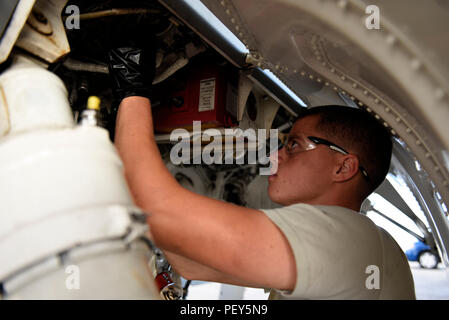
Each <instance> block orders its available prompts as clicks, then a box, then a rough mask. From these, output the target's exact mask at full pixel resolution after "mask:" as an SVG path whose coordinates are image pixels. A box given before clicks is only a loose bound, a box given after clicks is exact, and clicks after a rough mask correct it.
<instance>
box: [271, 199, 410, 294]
mask: <svg viewBox="0 0 449 320" xmlns="http://www.w3.org/2000/svg"><path fill="white" fill-rule="evenodd" d="M262 211H263V212H264V213H265V214H266V215H267V216H268V217H269V218H270V219H271V220H272V221H273V222H274V223H275V224H276V225H277V226H278V227H279V229H280V230H281V231H282V232H283V234H284V235H285V237H286V238H287V240H288V242H289V243H290V246H291V248H292V250H293V254H294V256H295V261H296V270H297V278H296V285H295V288H294V289H293V291H292V292H285V291H279V290H275V289H272V290H271V293H270V299H415V289H414V283H413V277H412V274H411V271H410V267H409V264H408V262H407V259H406V257H405V254H404V252H403V251H402V250H401V248H400V247H399V245H398V244H397V243H396V242H395V241H394V240H393V238H392V237H391V236H390V235H389V234H388V233H387V232H386V231H385V230H383V229H381V228H379V227H377V226H376V225H375V224H374V223H373V222H372V221H371V220H370V219H369V218H368V217H366V216H365V215H363V214H361V213H359V212H356V211H353V210H350V209H347V208H343V207H337V206H312V205H308V204H294V205H291V206H288V207H283V208H278V209H269V210H262Z"/></svg>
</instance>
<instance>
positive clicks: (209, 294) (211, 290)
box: [187, 262, 449, 300]
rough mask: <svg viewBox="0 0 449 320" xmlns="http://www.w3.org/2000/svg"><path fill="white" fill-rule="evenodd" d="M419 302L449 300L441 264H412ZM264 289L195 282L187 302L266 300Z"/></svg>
mask: <svg viewBox="0 0 449 320" xmlns="http://www.w3.org/2000/svg"><path fill="white" fill-rule="evenodd" d="M410 269H411V270H412V274H413V279H414V281H415V293H416V299H417V300H449V276H448V275H447V273H446V271H445V269H444V268H443V266H442V265H441V264H440V265H439V267H438V268H437V269H432V270H428V269H422V268H421V267H420V266H419V264H418V263H417V262H410ZM267 298H268V294H267V293H265V292H264V290H262V289H254V288H244V289H242V288H241V287H237V286H231V285H222V284H220V283H215V282H204V281H193V282H192V284H191V285H190V288H189V294H188V296H187V300H227V299H235V300H266V299H267Z"/></svg>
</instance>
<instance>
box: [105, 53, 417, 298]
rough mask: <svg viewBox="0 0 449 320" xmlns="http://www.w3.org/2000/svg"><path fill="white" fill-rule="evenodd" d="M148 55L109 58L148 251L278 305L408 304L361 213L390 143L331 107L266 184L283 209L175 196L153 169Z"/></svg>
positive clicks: (309, 121) (398, 268)
mask: <svg viewBox="0 0 449 320" xmlns="http://www.w3.org/2000/svg"><path fill="white" fill-rule="evenodd" d="M147 54H148V52H147V51H146V49H139V48H138V47H137V48H136V47H125V48H116V49H113V50H111V51H110V52H109V60H110V61H109V69H110V73H111V75H112V77H113V79H114V82H115V90H116V92H117V94H118V98H119V99H120V100H121V103H120V106H119V109H118V116H117V125H116V132H115V144H116V146H117V149H118V152H119V154H120V156H121V158H122V160H123V163H124V168H125V175H126V178H127V181H128V184H129V186H130V189H131V192H132V195H133V197H134V200H135V202H136V204H137V205H138V206H140V207H141V208H143V209H144V210H145V211H146V212H148V213H149V214H150V215H149V218H148V223H149V225H150V229H151V234H152V237H153V240H154V241H155V243H156V244H157V245H158V246H159V247H160V248H161V249H162V250H163V251H164V253H165V255H166V257H167V259H168V260H169V262H170V263H171V265H172V266H173V268H174V269H175V270H176V271H177V272H178V273H179V274H180V275H181V276H183V277H184V278H186V279H195V280H206V281H217V282H223V283H229V284H235V285H240V286H247V287H259V288H270V289H272V291H271V298H276V299H289V298H290V299H414V298H415V295H414V288H413V279H412V276H411V272H410V269H409V266H408V263H407V260H406V258H405V255H404V254H403V252H402V251H401V249H400V248H399V246H398V245H397V244H396V243H395V242H394V240H393V239H392V238H391V237H390V236H389V235H388V234H387V233H386V232H384V231H383V230H381V229H379V228H377V227H376V226H375V225H374V223H372V222H371V221H370V220H369V219H368V218H367V217H365V216H364V215H362V214H360V213H358V211H359V210H360V206H361V204H362V202H363V200H364V199H365V198H366V197H367V196H368V195H369V194H370V193H371V192H372V191H373V190H374V189H375V188H376V187H377V186H378V185H379V184H380V183H381V182H382V181H383V179H384V178H385V175H386V174H387V172H388V167H389V162H390V157H391V140H390V137H389V135H388V132H387V131H386V130H385V129H384V128H383V127H382V126H381V125H380V124H378V123H377V121H376V120H375V119H372V118H371V117H370V116H369V115H367V114H365V113H364V112H363V111H360V110H356V109H352V108H347V107H346V108H345V107H338V106H334V107H321V108H312V109H311V111H308V113H306V114H305V115H303V116H302V117H301V118H300V119H299V120H298V121H297V122H296V123H295V124H294V126H293V128H292V130H291V132H290V134H289V139H288V142H287V144H286V146H285V147H283V148H282V149H281V150H279V152H278V155H277V156H278V157H277V158H278V171H277V173H276V174H273V175H272V176H270V177H269V188H268V193H269V196H270V198H271V199H272V200H273V201H275V202H277V203H279V204H281V205H283V206H284V207H283V208H280V209H273V210H256V209H250V208H245V207H240V206H236V205H233V204H230V203H226V202H223V201H219V200H215V199H210V198H207V197H204V196H202V195H198V194H195V193H192V192H190V191H188V190H186V189H184V188H183V187H181V186H180V185H179V184H178V183H177V181H176V180H175V179H174V178H173V177H172V175H171V174H170V172H169V171H168V170H167V169H166V167H165V164H164V162H163V161H162V159H161V156H160V154H159V150H158V148H157V145H156V143H155V139H154V132H153V123H152V113H151V82H152V79H153V75H154V62H153V61H154V60H153V59H154V54H148V56H147ZM330 141H331V142H330ZM273 158H275V157H273Z"/></svg>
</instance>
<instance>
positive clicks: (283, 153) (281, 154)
mask: <svg viewBox="0 0 449 320" xmlns="http://www.w3.org/2000/svg"><path fill="white" fill-rule="evenodd" d="M275 153H276V155H275V156H276V159H277V162H278V163H280V162H281V161H283V160H284V159H285V157H286V149H285V146H282V148H280V149H279V150H276V152H275ZM273 154H274V152H273Z"/></svg>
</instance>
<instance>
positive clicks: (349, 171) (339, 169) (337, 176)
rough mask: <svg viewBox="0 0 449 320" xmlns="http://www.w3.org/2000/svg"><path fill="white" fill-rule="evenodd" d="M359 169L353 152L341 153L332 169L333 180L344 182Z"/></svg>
mask: <svg viewBox="0 0 449 320" xmlns="http://www.w3.org/2000/svg"><path fill="white" fill-rule="evenodd" d="M358 171H359V159H358V158H357V156H355V155H353V154H347V155H342V156H341V157H340V158H339V159H338V165H337V166H336V170H335V171H334V177H333V178H334V181H335V182H344V181H347V180H349V179H351V178H352V177H354V176H355V175H356V174H357V172H358Z"/></svg>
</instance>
